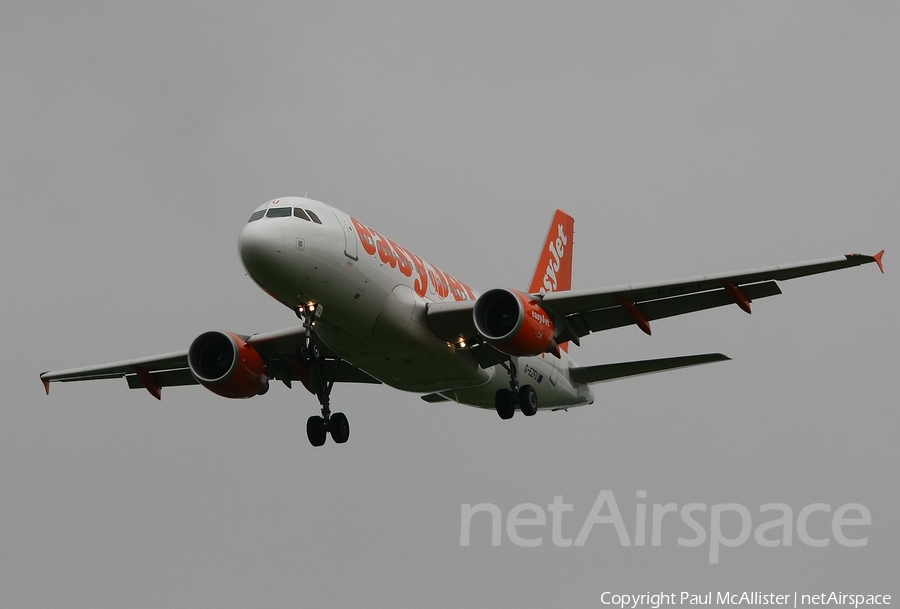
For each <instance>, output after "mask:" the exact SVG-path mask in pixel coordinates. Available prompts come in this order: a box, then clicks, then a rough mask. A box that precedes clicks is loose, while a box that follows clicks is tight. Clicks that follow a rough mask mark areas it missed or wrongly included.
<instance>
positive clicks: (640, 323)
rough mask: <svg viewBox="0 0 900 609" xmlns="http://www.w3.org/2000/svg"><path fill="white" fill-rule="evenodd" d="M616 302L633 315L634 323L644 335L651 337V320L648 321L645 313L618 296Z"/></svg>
mask: <svg viewBox="0 0 900 609" xmlns="http://www.w3.org/2000/svg"><path fill="white" fill-rule="evenodd" d="M616 302H618V303H619V304H620V305H622V308H623V309H625V310H626V311H627V312H628V314H629V315H631V318H632V319H633V320H634V323H635V324H637V327H638V328H640V329H641V330H643V332H644V334H646V335H647V336H650V320H649V319H647V316H646V315H644V312H643V311H641V310H640V309H639V308H638V306H637V305H636V304H634V303H633V302H631V301H630V300H628V299H626V298H622V297H621V296H618V295H617V296H616Z"/></svg>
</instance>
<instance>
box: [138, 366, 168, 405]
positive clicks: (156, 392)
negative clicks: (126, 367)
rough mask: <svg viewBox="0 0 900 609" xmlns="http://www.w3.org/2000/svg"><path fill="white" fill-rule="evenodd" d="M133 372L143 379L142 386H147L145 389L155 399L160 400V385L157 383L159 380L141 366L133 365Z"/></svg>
mask: <svg viewBox="0 0 900 609" xmlns="http://www.w3.org/2000/svg"><path fill="white" fill-rule="evenodd" d="M134 372H135V373H136V374H137V375H138V378H140V379H141V381H143V383H144V387H146V388H147V391H149V392H150V395H152V396H153V397H155V398H156V399H157V400H162V385H160V384H159V381H157V380H156V377H155V376H153V375H152V374H150V373H149V372H147V371H146V370H144V369H143V368H139V367H137V366H135V367H134Z"/></svg>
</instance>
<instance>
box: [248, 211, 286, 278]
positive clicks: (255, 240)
mask: <svg viewBox="0 0 900 609" xmlns="http://www.w3.org/2000/svg"><path fill="white" fill-rule="evenodd" d="M238 250H239V251H240V255H241V261H243V263H244V266H245V267H246V268H247V270H248V271H249V272H250V275H251V276H252V275H254V274H255V272H258V271H261V270H263V269H265V268H266V267H267V266H270V265H271V264H272V263H273V262H276V261H277V260H279V259H280V258H281V252H282V251H283V250H284V231H283V230H282V228H281V226H279V224H278V223H277V222H271V221H266V219H265V218H263V219H261V220H257V221H255V222H249V223H248V224H247V225H245V226H244V228H243V229H242V230H241V234H240V236H239V237H238Z"/></svg>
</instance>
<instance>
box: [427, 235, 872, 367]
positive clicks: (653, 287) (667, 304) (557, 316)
mask: <svg viewBox="0 0 900 609" xmlns="http://www.w3.org/2000/svg"><path fill="white" fill-rule="evenodd" d="M883 253H884V252H883V251H881V252H878V253H877V254H875V255H874V256H866V255H863V254H847V255H845V256H836V257H834V258H825V259H821V260H813V261H809V262H800V263H796V264H787V265H779V266H770V267H761V268H756V269H751V270H746V271H737V272H731V273H720V274H716V275H701V276H697V277H688V278H685V279H676V280H671V281H661V282H653V283H638V284H626V285H619V286H613V287H608V288H600V289H588V290H566V291H559V292H549V293H541V294H531V295H530V296H528V298H531V299H533V300H535V301H537V302H538V303H539V305H540V307H541V308H542V309H543V310H544V311H546V313H548V314H549V315H550V317H551V318H552V319H553V322H554V324H555V334H554V339H555V342H556V343H557V344H564V343H566V342H567V341H572V342H574V343H576V344H580V342H579V339H580V338H581V337H582V336H586V335H588V334H590V333H592V332H599V331H601V330H609V329H611V328H618V327H621V326H627V325H632V324H634V325H637V326H638V327H639V328H640V329H641V330H643V331H644V332H645V333H647V334H650V322H651V321H654V320H656V319H663V318H666V317H673V316H676V315H684V314H685V313H691V312H694V311H702V310H705V309H711V308H714V307H722V306H726V305H737V306H738V307H740V308H741V309H742V310H743V311H745V312H747V313H750V311H751V303H752V302H753V301H754V300H758V299H760V298H767V297H769V296H775V295H777V294H781V289H780V288H779V287H778V284H777V283H776V281H784V280H787V279H794V278H796V277H804V276H807V275H815V274H818V273H825V272H828V271H836V270H839V269H844V268H849V267H854V266H859V265H862V264H868V263H873V262H874V263H876V264H877V265H878V267H879V268H881V270H882V272H884V268H883V267H882V263H881V257H882V255H883ZM475 302H477V301H471V300H468V301H461V302H441V303H430V304H429V305H428V309H427V313H426V321H427V323H428V327H429V328H431V330H432V331H433V332H434V333H435V334H436V335H437V336H439V337H441V338H442V339H444V340H446V341H447V342H449V343H452V344H454V345H457V346H466V347H468V349H469V351H470V353H471V355H472V357H473V358H474V359H475V360H476V361H478V363H479V364H481V365H482V366H483V367H487V366H491V365H494V364H496V363H498V362H500V361H504V360H505V359H506V358H507V357H508V356H507V355H505V354H504V353H502V352H500V351H498V350H497V349H494V348H493V347H491V345H489V344H487V343H486V342H485V341H484V340H482V337H481V336H480V335H479V332H478V330H477V328H476V325H475V321H474V318H473V313H474V311H475Z"/></svg>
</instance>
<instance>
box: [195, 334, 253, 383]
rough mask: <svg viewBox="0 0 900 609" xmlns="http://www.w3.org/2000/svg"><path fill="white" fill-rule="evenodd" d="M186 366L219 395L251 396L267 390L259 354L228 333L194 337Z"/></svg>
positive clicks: (234, 335) (200, 381)
mask: <svg viewBox="0 0 900 609" xmlns="http://www.w3.org/2000/svg"><path fill="white" fill-rule="evenodd" d="M188 365H189V366H190V368H191V374H193V375H194V378H196V379H197V382H198V383H200V384H201V385H203V386H204V387H206V388H207V389H209V390H210V391H212V392H213V393H215V394H218V395H221V396H222V397H226V398H250V397H253V396H254V395H262V394H263V393H265V392H266V391H267V390H268V389H269V374H268V371H267V370H266V363H265V362H264V361H263V359H262V356H261V355H260V354H259V352H258V351H257V350H256V349H254V348H253V347H251V346H250V345H248V344H247V341H245V340H244V339H243V338H241V337H240V336H238V335H236V334H232V333H230V332H206V333H205V334H201V335H200V336H198V337H197V338H196V339H194V342H192V343H191V346H190V348H189V349H188Z"/></svg>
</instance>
